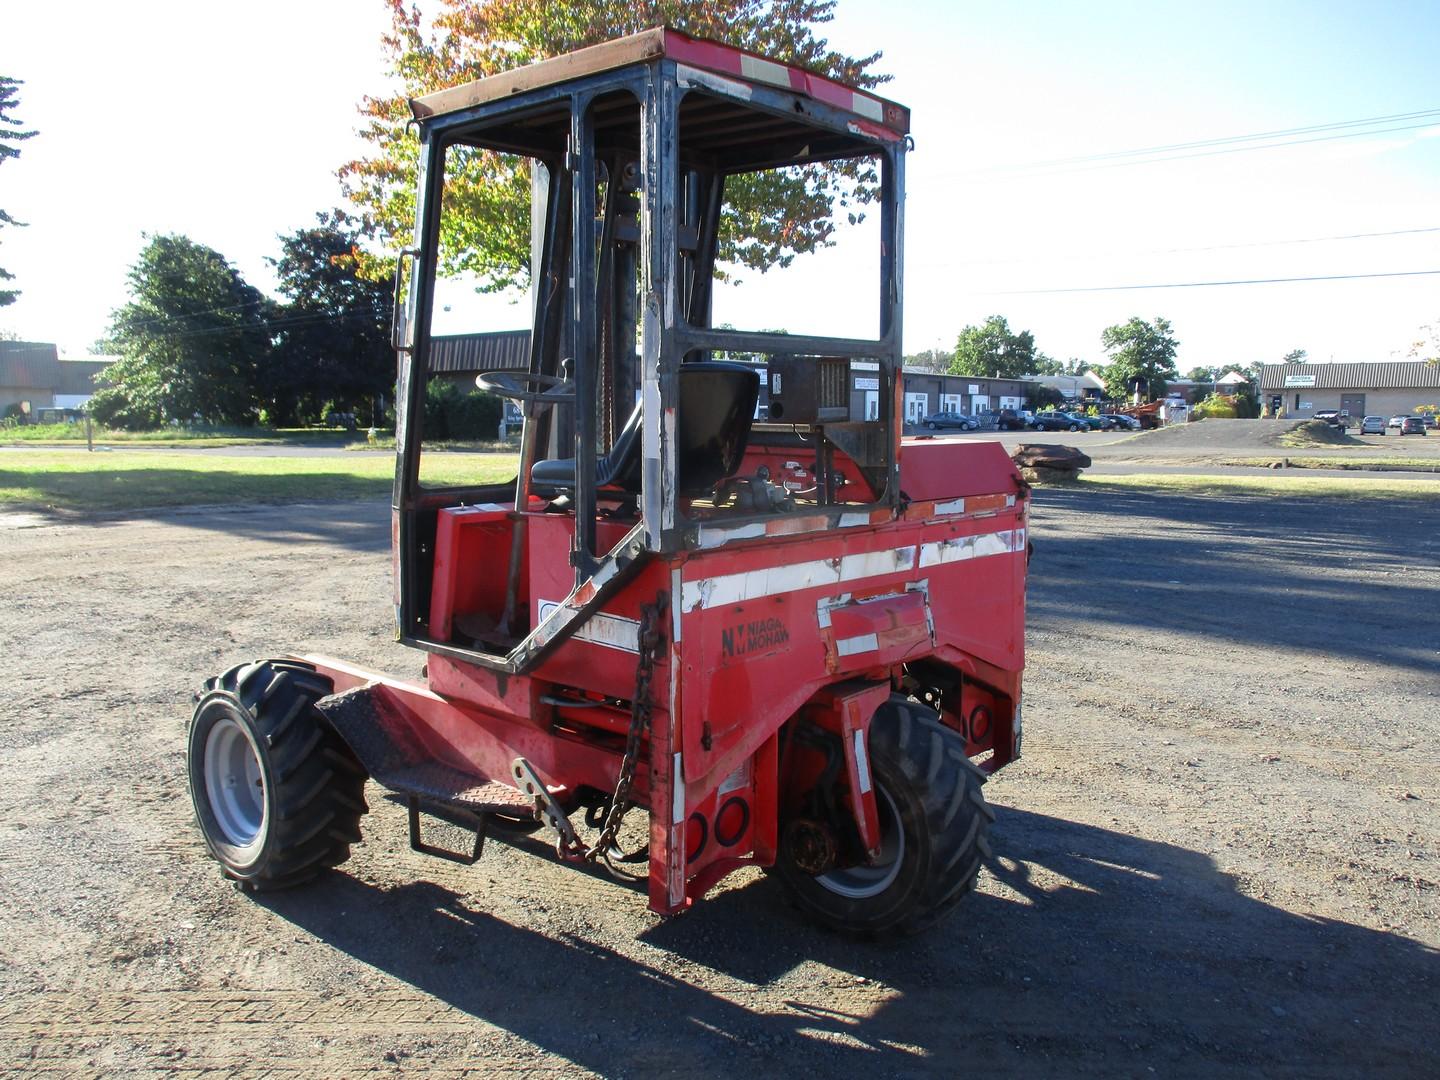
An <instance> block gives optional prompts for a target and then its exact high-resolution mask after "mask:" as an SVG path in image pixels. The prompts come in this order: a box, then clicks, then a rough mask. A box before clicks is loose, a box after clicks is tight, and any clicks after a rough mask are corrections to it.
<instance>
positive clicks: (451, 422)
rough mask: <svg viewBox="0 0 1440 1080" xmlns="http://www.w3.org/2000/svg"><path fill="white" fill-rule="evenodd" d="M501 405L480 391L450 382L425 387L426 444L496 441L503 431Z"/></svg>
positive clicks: (441, 381) (438, 380)
mask: <svg viewBox="0 0 1440 1080" xmlns="http://www.w3.org/2000/svg"><path fill="white" fill-rule="evenodd" d="M502 407H503V406H502V402H501V401H500V399H499V398H497V397H495V395H493V394H486V393H484V392H483V391H480V390H471V391H468V392H467V391H465V390H462V389H461V388H460V386H459V385H458V384H456V383H454V382H451V381H450V380H448V379H433V380H431V381H430V382H429V383H427V384H426V386H425V428H424V438H425V440H426V441H427V442H434V441H437V440H440V439H493V438H495V435H496V432H497V431H498V430H499V428H500V410H501V408H502Z"/></svg>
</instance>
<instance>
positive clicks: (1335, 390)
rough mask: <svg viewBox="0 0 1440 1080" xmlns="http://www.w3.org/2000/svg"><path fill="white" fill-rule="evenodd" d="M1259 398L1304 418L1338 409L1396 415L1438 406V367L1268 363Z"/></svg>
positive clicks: (1418, 362) (1391, 363) (1416, 363)
mask: <svg viewBox="0 0 1440 1080" xmlns="http://www.w3.org/2000/svg"><path fill="white" fill-rule="evenodd" d="M1260 398H1261V401H1262V402H1263V403H1264V404H1265V405H1267V406H1268V407H1269V409H1270V412H1271V413H1272V414H1274V413H1276V412H1278V411H1279V410H1281V409H1284V411H1285V415H1286V416H1289V417H1296V418H1302V419H1303V418H1304V417H1307V416H1314V415H1315V414H1316V413H1317V412H1323V411H1327V410H1334V411H1338V412H1346V413H1349V414H1350V415H1351V416H1368V415H1378V416H1392V415H1394V414H1396V413H1409V412H1414V411H1415V409H1416V407H1417V406H1420V405H1440V364H1428V363H1426V362H1425V361H1423V360H1396V361H1387V362H1383V363H1373V364H1365V363H1360V364H1267V365H1265V367H1263V368H1262V369H1261V371H1260Z"/></svg>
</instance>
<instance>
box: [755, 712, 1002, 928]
mask: <svg viewBox="0 0 1440 1080" xmlns="http://www.w3.org/2000/svg"><path fill="white" fill-rule="evenodd" d="M869 758H870V767H871V773H872V776H873V778H874V785H875V798H876V808H877V810H878V812H879V817H880V831H881V853H880V857H879V858H878V859H877V860H876V862H875V864H874V865H868V866H867V865H863V864H861V865H854V866H850V867H845V868H842V869H832V870H830V871H829V872H827V873H823V874H820V875H811V874H808V873H806V872H805V871H803V870H801V869H800V868H799V867H798V866H797V865H796V861H795V858H794V856H793V854H792V852H791V851H790V850H789V849H788V846H787V845H786V844H785V843H784V841H783V840H782V845H781V849H780V852H779V856H778V859H777V861H776V874H777V876H778V877H779V878H780V880H781V882H783V883H784V885H785V887H786V889H787V890H788V891H789V893H790V894H791V896H792V898H793V899H794V901H795V903H796V905H797V906H798V907H799V908H800V909H801V910H802V911H804V912H805V913H806V914H807V915H808V916H810V917H811V918H812V919H814V920H815V921H816V922H818V923H820V924H822V925H824V926H827V927H830V928H831V929H834V930H839V931H841V932H844V933H848V934H853V935H856V936H860V937H869V938H874V937H893V936H899V935H904V934H914V933H917V932H919V931H921V930H925V929H928V928H929V927H931V926H933V925H934V924H935V923H937V922H938V921H939V920H940V919H941V918H943V917H944V916H945V915H946V914H948V913H949V912H950V910H951V909H952V908H954V906H955V905H956V904H957V903H958V902H959V901H960V899H961V897H963V896H964V895H965V894H966V893H968V892H969V891H970V890H971V889H973V888H974V887H975V879H976V877H977V875H978V874H979V871H980V862H981V859H982V857H988V856H989V854H990V847H989V841H988V833H989V829H990V823H991V822H992V821H994V820H995V814H994V811H993V810H991V809H990V806H989V804H987V803H986V801H985V796H984V795H983V794H982V793H981V790H980V786H981V785H982V784H983V783H984V781H985V776H984V774H983V773H982V772H981V771H980V770H979V769H978V768H976V767H975V765H974V764H973V763H972V762H971V761H970V759H969V758H968V757H966V755H965V744H964V742H963V741H962V740H961V739H960V737H959V736H958V735H957V734H955V732H953V731H951V730H950V729H949V728H947V727H945V726H944V725H943V724H942V723H941V722H940V718H939V716H938V715H937V714H936V713H935V712H934V711H932V710H930V709H927V708H925V707H924V706H922V705H917V704H916V703H915V702H913V701H910V700H909V699H908V698H904V697H901V696H899V695H896V696H894V697H892V698H891V699H890V701H889V702H887V703H886V704H885V705H883V706H881V707H880V709H879V710H878V711H877V712H876V714H875V718H874V719H873V720H872V721H871V724H870V741H869ZM836 825H837V826H840V827H843V825H842V823H836ZM852 828H853V826H852ZM788 835H789V833H788V832H787V831H782V836H788Z"/></svg>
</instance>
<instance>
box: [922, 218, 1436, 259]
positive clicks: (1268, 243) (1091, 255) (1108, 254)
mask: <svg viewBox="0 0 1440 1080" xmlns="http://www.w3.org/2000/svg"><path fill="white" fill-rule="evenodd" d="M1434 232H1440V225H1427V226H1425V227H1423V228H1419V229H1389V230H1387V231H1385V232H1364V233H1342V234H1340V235H1337V236H1305V237H1298V238H1294V239H1290V240H1255V241H1252V242H1250V243H1248V244H1209V245H1206V246H1204V247H1174V248H1142V249H1140V250H1133V251H1081V252H1074V253H1071V254H1059V255H1051V254H1045V255H1037V256H1035V257H1034V258H1029V259H960V260H956V261H949V260H945V261H934V262H920V263H914V264H911V265H912V266H928V267H951V266H1028V265H1033V264H1034V263H1052V262H1057V261H1060V260H1063V259H1085V260H1087V261H1093V260H1096V259H1119V258H1128V257H1132V256H1137V255H1183V254H1188V253H1191V252H1199V251H1240V250H1243V249H1246V248H1262V247H1285V246H1288V245H1294V244H1321V243H1329V242H1331V241H1337V240H1369V239H1373V238H1376V237H1384V236H1410V235H1413V234H1416V233H1434Z"/></svg>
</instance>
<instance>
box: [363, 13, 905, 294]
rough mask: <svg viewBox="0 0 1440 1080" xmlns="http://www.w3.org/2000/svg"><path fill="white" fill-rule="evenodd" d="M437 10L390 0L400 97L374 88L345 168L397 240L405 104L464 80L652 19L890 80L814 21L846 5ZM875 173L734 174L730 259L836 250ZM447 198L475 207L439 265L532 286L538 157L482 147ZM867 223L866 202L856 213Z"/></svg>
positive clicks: (388, 45)
mask: <svg viewBox="0 0 1440 1080" xmlns="http://www.w3.org/2000/svg"><path fill="white" fill-rule="evenodd" d="M438 2H439V5H440V9H441V10H440V14H439V15H437V16H436V17H435V19H434V24H433V29H431V30H428V31H427V30H426V29H425V26H424V23H423V21H422V18H421V14H420V11H419V8H418V7H417V6H413V5H412V6H410V7H408V8H407V6H406V4H405V2H404V0H388V3H389V4H390V9H391V30H390V33H389V34H387V35H385V37H384V38H383V39H382V40H383V45H384V48H385V51H386V53H387V54H388V56H389V61H390V66H391V73H392V75H393V76H394V79H395V81H396V83H397V84H398V85H397V88H396V92H394V93H392V94H389V95H387V96H382V97H366V98H365V99H364V100H363V101H362V103H361V113H362V114H363V115H364V116H365V117H367V122H366V125H365V127H364V128H363V129H362V131H361V133H360V134H361V136H362V137H363V138H365V139H366V140H367V141H368V142H369V143H370V144H371V145H372V146H373V147H374V149H375V153H374V155H373V156H371V157H366V158H360V159H358V160H356V161H352V162H350V163H349V164H347V165H345V166H344V167H342V168H341V169H340V179H341V182H342V184H343V186H344V188H345V192H346V195H347V197H348V198H349V199H350V200H351V201H352V202H353V203H354V204H355V205H356V206H358V207H360V208H361V209H362V211H363V213H364V218H363V222H364V227H365V232H366V235H367V236H368V237H370V238H371V239H374V240H378V241H379V242H381V243H382V244H384V245H386V246H389V247H394V246H395V241H396V240H397V239H398V238H400V237H405V236H408V235H410V233H411V230H412V229H413V227H414V216H415V185H416V168H417V159H418V150H419V148H418V145H417V143H416V140H415V139H414V138H413V137H411V136H410V135H408V134H407V132H406V123H407V122H408V120H409V119H410V113H409V109H408V108H407V104H406V102H407V99H408V98H410V97H414V96H418V95H421V94H425V93H428V92H430V91H433V90H438V89H441V88H444V87H447V86H453V85H455V84H457V83H463V82H467V81H469V80H472V79H478V78H483V77H485V76H489V75H494V74H496V73H498V72H501V71H506V70H509V69H511V68H516V67H520V66H522V65H524V64H529V63H532V62H534V61H536V60H542V59H545V58H547V57H552V56H557V55H559V54H561V53H566V52H570V51H572V50H575V49H579V48H583V47H585V46H588V45H594V44H597V43H598V42H601V41H607V40H609V39H611V38H614V37H618V36H621V35H624V34H631V33H635V32H638V31H640V30H646V29H649V28H650V27H654V26H661V25H665V26H671V27H674V28H675V29H677V30H682V31H684V32H686V33H688V34H694V35H696V36H699V37H706V38H712V39H715V40H718V41H723V42H727V43H729V44H731V45H736V46H739V47H741V48H745V49H749V50H751V51H753V52H758V53H762V54H764V55H765V56H768V57H773V58H775V59H777V60H781V61H785V62H789V63H795V64H800V65H803V66H805V67H808V68H812V69H815V70H817V71H820V72H822V73H824V74H826V75H828V76H830V77H831V78H835V79H838V80H840V81H842V82H845V83H849V84H850V85H853V86H860V87H874V86H877V85H879V84H880V83H882V82H886V81H888V78H889V77H888V76H883V75H877V74H874V73H872V72H871V71H870V68H871V67H872V66H873V65H874V64H875V62H876V61H877V60H879V59H880V54H879V53H878V52H877V53H872V54H871V55H869V56H866V57H860V58H855V57H850V56H845V55H843V54H841V53H838V52H835V51H834V50H832V49H831V48H830V47H829V45H828V43H827V42H826V41H825V39H824V38H819V37H816V36H815V32H814V29H813V28H814V27H815V26H818V25H822V24H824V23H828V22H830V21H831V19H833V18H834V9H835V4H836V0H549V2H546V0H438ZM877 183H878V181H877V175H876V171H875V169H874V168H873V166H870V165H868V164H865V163H856V162H850V163H843V162H842V163H834V164H817V165H807V166H801V167H797V168H792V169H788V170H783V171H779V172H775V173H767V174H763V175H756V176H754V177H736V178H732V179H731V180H730V181H727V184H726V194H727V203H726V208H725V210H724V213H723V216H722V220H721V225H720V248H719V258H720V261H721V262H723V263H729V264H732V265H739V266H743V267H748V268H750V269H754V270H759V271H761V272H764V271H765V270H766V269H767V268H769V267H771V266H773V265H777V264H778V265H781V266H785V265H788V264H789V262H790V261H791V260H792V259H794V257H795V256H796V255H797V254H802V253H805V252H810V251H815V250H817V249H818V248H822V247H827V246H829V245H830V244H831V243H833V241H832V240H831V236H832V234H833V233H834V230H835V228H836V223H835V220H834V218H833V217H832V212H833V210H834V208H835V206H836V205H837V204H838V205H839V206H841V207H842V208H844V207H855V206H858V205H859V204H863V203H867V202H870V201H873V200H874V199H875V198H876V197H878V186H877ZM445 197H446V199H449V200H455V202H456V205H460V206H464V207H466V210H467V212H466V213H463V214H447V215H445V219H446V220H445V221H444V222H443V223H442V233H441V238H440V251H441V255H440V260H441V264H440V269H441V272H442V273H445V274H450V275H454V274H461V273H470V274H473V275H475V277H476V278H477V283H478V284H477V287H478V288H480V289H482V290H486V291H494V290H501V289H505V288H508V287H511V286H516V285H523V284H525V283H526V282H527V281H528V279H529V273H530V231H529V228H528V227H527V224H526V223H527V222H528V220H529V213H530V177H529V171H528V166H526V165H524V164H523V163H519V162H517V161H516V160H515V159H514V158H509V157H504V156H502V155H499V154H496V153H492V152H490V151H476V152H474V153H472V154H470V155H469V156H468V157H467V158H466V159H464V162H463V165H462V166H461V167H460V168H459V169H458V170H456V172H455V174H454V175H453V176H452V177H447V188H446V195H445ZM850 214H851V219H852V220H858V219H859V216H860V215H859V213H858V211H857V210H854V209H852V210H851V211H850ZM360 261H361V264H362V271H363V272H364V273H365V274H366V275H367V276H371V277H380V276H384V275H385V273H386V272H387V269H388V265H387V263H386V261H385V260H384V259H382V258H377V257H375V256H373V255H370V254H367V253H365V252H361V253H360Z"/></svg>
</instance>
